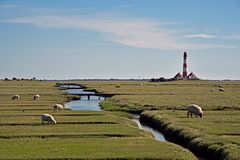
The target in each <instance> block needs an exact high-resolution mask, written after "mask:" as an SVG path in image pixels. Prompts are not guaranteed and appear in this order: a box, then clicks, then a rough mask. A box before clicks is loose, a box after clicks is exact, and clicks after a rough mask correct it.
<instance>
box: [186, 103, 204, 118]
mask: <svg viewBox="0 0 240 160" xmlns="http://www.w3.org/2000/svg"><path fill="white" fill-rule="evenodd" d="M189 114H190V115H191V117H192V114H195V117H197V116H200V118H202V115H203V111H202V108H201V107H199V106H198V105H195V104H191V105H189V106H188V112H187V117H189Z"/></svg>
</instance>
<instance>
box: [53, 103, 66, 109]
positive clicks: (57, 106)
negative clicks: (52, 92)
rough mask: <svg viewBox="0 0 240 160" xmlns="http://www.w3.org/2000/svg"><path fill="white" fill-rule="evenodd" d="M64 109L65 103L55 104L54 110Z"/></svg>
mask: <svg viewBox="0 0 240 160" xmlns="http://www.w3.org/2000/svg"><path fill="white" fill-rule="evenodd" d="M63 109H64V105H63V104H55V105H54V106H53V110H54V111H57V110H59V111H61V110H63Z"/></svg>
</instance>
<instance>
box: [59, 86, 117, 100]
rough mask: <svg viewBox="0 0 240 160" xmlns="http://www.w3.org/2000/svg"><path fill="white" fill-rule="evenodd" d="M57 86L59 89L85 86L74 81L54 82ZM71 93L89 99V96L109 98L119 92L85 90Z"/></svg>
mask: <svg viewBox="0 0 240 160" xmlns="http://www.w3.org/2000/svg"><path fill="white" fill-rule="evenodd" d="M56 86H57V87H59V88H61V89H64V90H65V89H84V88H85V86H83V85H80V84H75V83H58V84H56ZM71 95H75V96H79V97H80V99H81V98H82V97H87V99H88V100H90V99H91V97H93V96H97V97H98V99H100V98H101V97H103V98H104V99H105V100H106V99H107V98H110V97H112V96H115V95H120V94H115V93H97V92H95V91H86V93H71Z"/></svg>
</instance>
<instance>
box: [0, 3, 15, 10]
mask: <svg viewBox="0 0 240 160" xmlns="http://www.w3.org/2000/svg"><path fill="white" fill-rule="evenodd" d="M14 7H16V6H15V5H11V4H3V5H0V8H2V9H4V8H14Z"/></svg>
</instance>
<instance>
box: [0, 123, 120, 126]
mask: <svg viewBox="0 0 240 160" xmlns="http://www.w3.org/2000/svg"><path fill="white" fill-rule="evenodd" d="M58 124H119V123H117V122H57V124H56V125H58ZM41 125H49V124H42V123H0V126H41Z"/></svg>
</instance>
